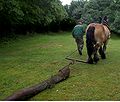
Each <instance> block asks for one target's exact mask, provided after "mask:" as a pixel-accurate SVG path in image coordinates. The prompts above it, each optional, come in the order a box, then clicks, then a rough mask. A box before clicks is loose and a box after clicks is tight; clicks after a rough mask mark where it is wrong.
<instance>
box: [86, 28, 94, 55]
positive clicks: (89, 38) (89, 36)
mask: <svg viewBox="0 0 120 102" xmlns="http://www.w3.org/2000/svg"><path fill="white" fill-rule="evenodd" d="M94 32H95V27H94V26H90V27H89V28H88V29H87V32H86V46H87V52H88V55H91V54H92V53H93V49H94V44H95V37H94Z"/></svg>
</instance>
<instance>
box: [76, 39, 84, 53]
mask: <svg viewBox="0 0 120 102" xmlns="http://www.w3.org/2000/svg"><path fill="white" fill-rule="evenodd" d="M75 41H76V43H77V49H78V52H79V54H80V55H82V50H83V46H84V41H83V38H82V37H81V38H75Z"/></svg>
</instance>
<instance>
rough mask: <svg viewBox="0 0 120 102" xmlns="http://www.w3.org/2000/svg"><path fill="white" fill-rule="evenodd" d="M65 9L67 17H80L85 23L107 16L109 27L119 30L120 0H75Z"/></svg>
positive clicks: (97, 20)
mask: <svg viewBox="0 0 120 102" xmlns="http://www.w3.org/2000/svg"><path fill="white" fill-rule="evenodd" d="M65 9H67V10H66V11H67V12H68V15H69V17H72V18H74V19H76V20H77V19H82V20H84V22H85V23H87V24H89V23H91V22H99V17H103V16H108V18H109V24H110V27H111V29H112V30H114V31H116V32H120V26H119V23H120V19H119V18H120V0H78V1H76V0H75V1H72V3H71V5H70V6H69V8H67V7H66V6H65Z"/></svg>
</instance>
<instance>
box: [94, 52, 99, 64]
mask: <svg viewBox="0 0 120 102" xmlns="http://www.w3.org/2000/svg"><path fill="white" fill-rule="evenodd" d="M98 61H99V57H98V54H97V53H95V54H94V62H95V63H97V62H98Z"/></svg>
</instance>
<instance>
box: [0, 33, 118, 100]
mask: <svg viewBox="0 0 120 102" xmlns="http://www.w3.org/2000/svg"><path fill="white" fill-rule="evenodd" d="M75 49H76V44H75V42H74V39H73V38H72V36H71V34H70V33H69V32H68V33H66V32H61V33H57V34H52V33H51V34H49V35H48V34H44V35H38V34H35V35H34V36H29V37H28V36H26V37H25V36H22V37H18V38H17V39H16V40H14V41H8V42H7V44H4V43H2V44H0V100H2V99H4V98H5V97H7V96H9V95H10V94H11V93H13V92H15V91H16V90H19V89H21V88H24V87H27V86H31V85H33V84H37V83H39V82H41V81H43V80H45V79H47V78H48V77H50V76H51V75H54V74H55V73H56V72H57V71H58V70H59V69H60V68H62V67H63V66H64V65H66V64H67V63H68V62H69V61H66V60H65V59H64V58H65V56H67V55H68V54H70V53H71V52H73V51H74V50H75ZM71 57H74V58H78V59H79V58H80V59H84V60H86V57H87V55H86V47H85V46H84V50H83V56H82V57H80V56H79V54H78V53H77V52H76V53H75V54H73V55H72V56H71ZM30 100H61V101H62V100H76V101H77V100H120V38H118V37H116V36H113V37H112V38H111V39H110V42H109V44H108V49H107V59H106V60H102V59H100V61H99V62H98V63H97V64H96V65H88V64H83V63H76V64H74V65H73V66H71V75H70V78H68V80H66V81H64V82H62V83H59V84H57V85H56V86H55V87H54V88H52V89H48V90H45V91H44V92H42V93H40V94H38V95H37V96H35V97H33V98H32V99H30Z"/></svg>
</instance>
